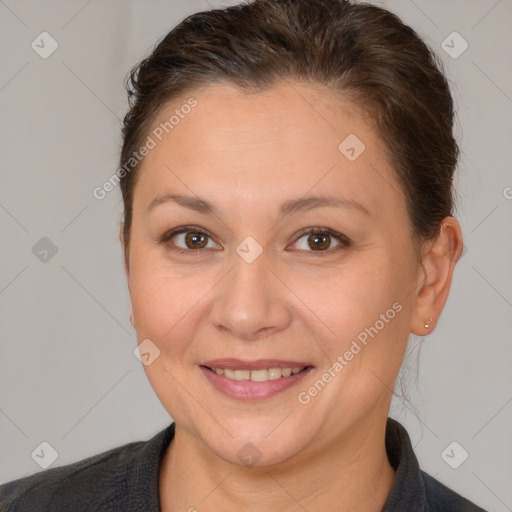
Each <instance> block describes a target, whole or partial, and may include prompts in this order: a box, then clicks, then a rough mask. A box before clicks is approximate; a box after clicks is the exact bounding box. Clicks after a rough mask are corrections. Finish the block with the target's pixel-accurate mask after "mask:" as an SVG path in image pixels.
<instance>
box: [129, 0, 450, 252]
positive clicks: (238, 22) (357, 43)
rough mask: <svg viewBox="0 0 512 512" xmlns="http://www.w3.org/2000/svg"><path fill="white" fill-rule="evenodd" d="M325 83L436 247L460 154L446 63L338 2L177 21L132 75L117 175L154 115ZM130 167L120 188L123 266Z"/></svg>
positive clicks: (388, 24)
mask: <svg viewBox="0 0 512 512" xmlns="http://www.w3.org/2000/svg"><path fill="white" fill-rule="evenodd" d="M288 78H291V79H295V80H300V81H304V82H308V83H313V84H314V83H320V84H324V85H327V86H328V87H329V88H331V89H332V90H333V91H335V92H341V93H343V94H345V95H346V94H348V95H349V96H350V98H353V100H354V102H355V103H357V104H358V105H359V106H360V107H362V108H363V109H364V110H365V111H366V112H368V113H369V114H370V115H371V118H372V119H373V121H374V122H375V126H376V128H377V130H378V133H379V134H380V136H381V138H382V139H383V140H384V142H385V144H386V147H387V148H388V153H389V155H388V156H389V159H390V162H391V163H392V164H393V168H394V170H395V172H396V175H397V177H398V181H399V183H400V184H401V186H402V190H401V192H402V193H403V196H404V198H405V202H406V205H407V209H408V212H409V215H410V221H411V223H410V225H411V233H412V238H413V241H414V242H415V245H417V244H418V243H420V242H422V241H425V240H431V239H435V238H436V237H437V235H438V233H439V228H440V225H441V222H442V220H443V219H444V218H445V217H446V216H450V215H452V209H453V190H452V183H453V174H454V171H455V167H456V163H457V157H458V146H457V143H456V141H455V139H454V137H453V133H452V130H453V122H454V110H453V100H452V97H451V94H450V90H449V86H448V83H447V80H446V78H445V76H444V73H443V71H442V65H441V63H440V61H439V60H438V58H437V57H436V56H435V54H434V53H433V52H432V51H431V50H430V49H429V48H428V47H427V45H426V44H425V43H424V42H423V41H422V39H421V38H420V37H419V36H418V35H417V34H416V32H415V31H414V30H413V29H412V28H411V27H409V26H408V25H406V24H404V23H403V22H402V21H401V20H400V18H398V17H397V16H396V15H394V14H392V13H390V12H389V11H387V10H385V9H382V8H380V7H377V6H374V5H370V4H366V3H359V4H357V3H351V2H349V1H344V0H253V1H250V2H247V3H244V4H239V5H235V6H231V7H227V8H225V9H215V10H210V11H204V12H199V13H196V14H193V15H191V16H189V17H187V18H185V19H184V20H183V21H182V22H181V23H180V24H179V25H177V26H176V27H175V28H174V29H173V30H171V31H170V32H169V33H168V34H167V35H166V36H165V37H164V38H163V39H162V41H161V42H160V43H159V44H158V45H157V46H156V47H155V49H154V50H153V52H152V53H151V54H150V55H149V56H148V57H147V58H145V59H144V60H142V61H141V62H140V63H139V64H138V65H137V66H135V67H134V68H133V69H132V70H131V71H130V73H129V76H128V78H127V83H126V88H127V93H128V98H129V104H130V109H129V111H128V113H127V114H126V116H125V118H124V122H123V147H122V151H121V165H123V164H124V163H125V162H127V161H128V159H129V158H130V156H131V155H132V154H133V152H134V151H137V150H138V148H140V147H141V145H142V144H143V142H144V140H145V139H146V137H147V136H148V134H149V130H150V127H151V125H152V123H153V122H154V120H155V118H156V116H157V115H158V113H159V112H160V110H161V109H162V107H164V106H165V105H166V104H168V103H169V102H170V101H172V100H173V99H174V98H177V97H178V96H181V95H183V94H185V93H187V91H192V90H193V89H194V88H197V87H199V86H201V85H207V84H210V83H214V82H227V83H229V84H233V85H234V86H238V87H240V88H242V89H244V90H247V91H249V90H251V91H254V90H256V91H258V90H264V89H265V88H270V87H271V86H272V85H273V84H274V83H276V82H277V81H279V80H283V79H288ZM139 167H140V164H138V165H136V166H135V167H134V168H133V169H132V171H131V172H129V173H126V174H125V175H124V176H123V178H122V179H121V182H120V186H121V191H122V196H123V203H124V220H123V225H122V232H123V239H124V247H123V249H124V253H125V261H126V262H128V246H129V239H130V227H131V221H132V205H133V191H134V187H135V183H136V178H137V170H138V168H139Z"/></svg>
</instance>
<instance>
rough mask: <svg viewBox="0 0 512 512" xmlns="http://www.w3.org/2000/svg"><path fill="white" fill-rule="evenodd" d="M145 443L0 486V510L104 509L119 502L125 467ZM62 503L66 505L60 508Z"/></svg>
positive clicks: (6, 511)
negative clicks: (117, 499)
mask: <svg viewBox="0 0 512 512" xmlns="http://www.w3.org/2000/svg"><path fill="white" fill-rule="evenodd" d="M143 444H144V442H143V441H138V442H135V443H129V444H126V445H123V446H119V447H117V448H113V449H111V450H108V451H106V452H102V453H100V454H97V455H93V456H92V457H88V458H86V459H83V460H80V461H78V462H74V463H72V464H67V465H65V466H60V467H56V468H52V469H47V470H44V471H41V472H39V473H35V474H33V475H29V476H26V477H24V478H19V479H17V480H13V481H11V482H7V483H5V484H3V485H1V486H0V510H2V512H3V511H5V512H21V511H29V510H30V511H31V512H38V511H43V510H44V511H46V510H52V511H55V512H58V511H59V510H77V511H78V510H85V508H84V506H86V508H88V509H94V510H102V508H101V507H102V506H103V507H106V506H108V504H109V502H110V503H113V502H115V500H116V498H117V493H118V492H119V487H120V485H121V484H122V482H123V479H124V477H125V468H126V467H128V466H129V463H130V459H131V458H132V457H133V456H134V455H135V454H136V452H137V449H138V448H140V447H141V446H142V445H143ZM59 504H62V505H63V507H62V508H59ZM89 507H90V508H89ZM96 507H97V508H96ZM105 510H106V508H105ZM111 510H113V509H111Z"/></svg>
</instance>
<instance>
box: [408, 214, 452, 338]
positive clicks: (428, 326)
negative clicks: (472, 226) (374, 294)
mask: <svg viewBox="0 0 512 512" xmlns="http://www.w3.org/2000/svg"><path fill="white" fill-rule="evenodd" d="M461 253H462V231H461V229H460V225H459V223H458V221H457V220H456V219H455V218H453V217H445V219H444V220H443V222H442V224H441V228H440V232H439V235H438V237H437V238H436V240H434V241H432V242H429V243H428V246H427V249H426V252H425V254H424V255H423V258H422V262H421V268H420V273H419V276H418V287H417V292H416V293H417V295H416V304H415V307H414V314H413V318H412V323H411V332H412V333H414V334H416V335H418V336H426V335H427V334H430V333H431V332H432V331H433V330H434V329H435V326H436V324H437V321H438V319H439V316H440V315H441V312H442V310H443V308H444V305H445V304H446V300H447V298H448V293H449V291H450V286H451V282H452V277H453V272H454V269H455V265H456V263H457V261H458V260H459V258H460V255H461Z"/></svg>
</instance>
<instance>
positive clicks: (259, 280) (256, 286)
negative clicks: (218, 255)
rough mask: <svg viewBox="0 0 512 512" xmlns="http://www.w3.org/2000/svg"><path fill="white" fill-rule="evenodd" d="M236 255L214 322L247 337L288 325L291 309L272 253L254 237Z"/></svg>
mask: <svg viewBox="0 0 512 512" xmlns="http://www.w3.org/2000/svg"><path fill="white" fill-rule="evenodd" d="M258 245H259V244H258ZM233 256H234V257H233V267H232V270H231V272H229V273H228V275H227V276H226V278H225V280H223V284H222V286H221V287H220V288H219V290H218V293H217V296H216V299H215V304H214V306H213V311H212V321H213V322H214V324H215V325H216V326H217V327H218V328H221V327H224V328H226V329H228V330H230V331H231V332H232V334H233V335H234V336H236V337H237V338H245V339H255V338H257V337H258V336H259V335H260V334H261V333H262V332H270V331H272V330H274V329H277V330H279V329H282V328H284V327H285V326H286V324H287V322H288V321H289V313H288V311H287V306H286V303H285V297H284V296H283V293H282V292H281V291H279V282H278V281H279V280H278V279H277V278H276V277H275V275H274V273H273V272H272V270H271V267H272V262H271V261H270V259H269V256H268V254H266V252H265V251H264V250H263V248H262V247H261V246H260V247H258V246H257V245H256V244H255V241H254V240H247V239H246V240H245V241H244V242H242V243H241V244H240V245H239V246H238V247H237V249H236V254H234V255H233ZM273 281H275V282H273ZM281 286H282V285H281Z"/></svg>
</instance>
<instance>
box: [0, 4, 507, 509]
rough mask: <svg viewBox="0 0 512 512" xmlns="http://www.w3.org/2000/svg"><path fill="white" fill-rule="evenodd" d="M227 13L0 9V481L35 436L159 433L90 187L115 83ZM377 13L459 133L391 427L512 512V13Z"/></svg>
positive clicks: (109, 242)
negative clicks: (442, 240)
mask: <svg viewBox="0 0 512 512" xmlns="http://www.w3.org/2000/svg"><path fill="white" fill-rule="evenodd" d="M231 3H236V2H231ZM228 4H229V2H223V3H221V2H214V1H213V0H210V1H209V2H206V1H203V0H187V1H185V0H179V1H178V0H175V1H171V0H151V1H145V2H142V1H135V0H132V1H121V0H117V1H114V0H108V1H100V0H90V1H85V0H80V1H64V0H62V1H57V0H52V1H45V2H35V1H27V0H22V1H14V0H4V1H2V0H0V48H1V53H0V55H1V57H0V58H1V61H0V111H1V113H2V117H1V119H2V121H1V133H0V138H1V160H2V161H1V174H0V230H1V235H2V237H1V239H2V250H1V265H0V322H1V324H0V325H1V357H0V432H1V435H0V461H1V465H0V482H5V481H8V480H12V479H14V478H18V477H21V476H25V475H28V474H31V473H35V472H37V471H41V468H40V467H39V465H37V464H36V462H35V460H34V459H33V458H32V457H31V454H32V453H33V451H34V450H35V449H36V448H37V447H38V446H39V445H40V443H41V442H43V441H46V442H48V443H50V445H51V446H52V447H53V448H54V449H55V450H56V451H57V452H58V458H57V459H56V460H55V461H54V462H53V464H52V465H51V467H56V466H60V465H63V464H67V463H70V462H74V461H76V460H79V459H82V458H85V457H87V456H90V455H93V454H95V453H99V452H101V451H104V450H107V449H110V448H112V447H115V446H119V445H121V444H124V443H127V442H130V441H135V440H144V439H148V438H150V437H152V436H153V435H154V434H155V433H156V432H158V431H159V430H161V429H162V428H164V427H165V426H166V425H168V424H169V423H170V421H171V420H170V418H169V416H168V414H167V413H166V411H165V410H164V409H163V407H162V405H161V404H160V402H159V401H158V399H157V397H156V396H155V394H154V392H153V390H152V389H151V387H150V385H149V383H148V381H147V379H146V377H145V374H144V372H143V369H142V365H141V363H140V362H139V361H138V360H137V359H136V358H135V357H134V355H133V350H134V348H135V347H136V336H135V332H134V330H133V328H132V327H131V325H130V323H129V318H128V313H129V296H128V291H127V286H126V281H125V275H124V271H123V266H122V253H121V248H120V244H119V242H118V225H119V221H120V219H121V212H122V204H121V202H120V198H121V195H120V191H119V189H118V187H117V188H116V189H115V190H114V191H113V192H111V193H110V194H108V195H107V197H106V198H105V199H103V200H102V201H99V200H97V199H95V198H94V197H93V195H92V191H93V189H94V188H95V187H97V186H101V185H102V184H103V183H104V182H105V180H107V179H108V178H109V177H110V176H111V175H112V173H113V172H114V171H115V169H116V168H117V159H118V152H119V144H120V130H119V127H120V119H121V118H122V116H123V115H124V113H125V111H126V99H125V93H124V89H123V79H124V77H125V75H126V73H127V71H128V70H129V69H130V67H131V66H132V65H134V64H135V63H136V62H138V61H139V60H140V59H141V58H142V57H143V56H145V55H146V54H147V53H148V52H149V51H150V50H151V48H152V46H153V44H154V43H155V42H156V41H157V40H159V39H160V38H161V37H162V36H164V35H165V34H166V33H167V32H168V31H169V30H170V29H171V28H172V27H173V26H174V25H175V24H176V23H177V22H179V21H181V20H182V19H183V18H184V17H185V16H186V15H188V14H191V13H193V12H196V11H199V10H205V9H208V8H210V7H218V6H221V5H228ZM379 5H382V6H384V7H387V8H389V9H390V10H392V11H394V12H396V13H397V14H399V15H400V16H401V17H402V18H403V20H404V21H405V22H406V23H409V24H410V25H412V26H413V28H415V29H416V30H417V31H418V32H419V34H420V35H422V36H423V37H424V38H425V39H426V40H427V42H428V43H429V44H430V45H431V46H432V47H433V48H435V50H436V52H437V54H438V55H439V56H440V57H441V58H442V59H443V62H444V64H445V66H446V71H447V74H448V76H449V78H450V80H451V82H452V87H453V93H454V96H455V99H456V103H457V108H458V111H459V120H458V124H457V133H458V135H459V136H463V139H462V142H461V148H462V159H461V163H460V166H459V169H458V174H457V187H458V191H459V201H458V212H457V215H456V216H457V218H458V219H459V221H460V223H461V225H462V229H463V233H464V236H465V246H466V249H465V253H464V255H463V257H462V259H461V260H460V262H459V264H458V266H457V268H456V271H455V275H454V281H453V285H452V290H451V292H450V296H449V299H448V303H447V306H446V308H445V310H444V312H443V315H442V316H441V318H440V322H439V324H438V326H437V329H436V330H435V331H434V333H433V334H431V335H430V336H428V337H426V338H424V339H422V338H417V337H415V336H411V341H410V347H409V349H410V352H409V355H408V356H407V359H406V363H405V364H404V366H403V377H404V382H405V385H406V394H407V396H406V398H405V399H403V398H400V397H399V396H397V397H396V398H395V399H394V401H393V407H392V410H391V415H392V416H394V417H396V418H397V419H399V420H400V421H401V422H402V423H403V424H404V425H405V426H406V428H407V429H408V431H409V433H410V435H411V438H412V441H413V444H414V445H415V451H416V453H417V455H418V458H419V460H420V464H421V466H422V468H423V469H424V470H425V471H427V472H428V473H430V474H432V475H433V476H435V477H436V478H437V479H439V480H440V481H442V482H444V483H445V484H447V485H448V486H450V487H451V488H453V489H455V490H457V491H458V492H460V493H461V494H463V495H464V496H467V497H468V498H469V499H471V500H473V501H475V502H477V503H478V504H480V505H481V506H484V507H485V508H487V509H488V510H489V511H502V510H512V487H511V486H510V482H511V481H512V442H511V437H510V433H511V431H512V429H511V426H512V403H511V402H512V372H511V371H510V368H511V362H512V358H511V356H512V349H511V330H512V329H511V327H512V326H511V323H512V322H511V320H512V315H511V308H512V302H511V301H512V290H511V286H510V284H511V265H510V255H511V245H512V243H511V238H512V237H511V219H512V216H511V209H512V200H511V199H510V198H511V197H512V188H510V187H512V176H511V174H510V164H511V160H512V158H511V140H510V134H511V131H512V130H511V129H512V73H511V60H512V58H511V54H510V48H511V47H512V36H511V31H510V25H511V22H512V2H511V1H510V0H501V1H497V0H472V1H467V0H451V1H441V0H436V1H432V0H430V1H428V2H427V1H425V0H415V1H412V0H397V1H389V2H380V3H379ZM43 31H47V32H49V33H50V34H51V36H52V37H53V38H54V39H55V40H56V41H57V42H58V48H57V50H56V51H55V52H54V53H53V54H52V55H51V56H50V57H48V58H47V59H43V58H41V57H40V56H39V55H38V54H37V53H36V52H35V51H34V50H33V49H32V48H31V43H32V41H33V40H35V39H36V38H37V36H38V35H39V34H40V33H41V32H43ZM453 31H457V32H458V33H459V34H461V36H462V37H463V38H464V39H465V40H466V41H467V42H468V44H469V47H468V49H467V50H466V51H465V52H464V53H462V55H460V56H459V57H458V58H452V57H450V56H449V55H448V54H447V53H446V52H445V51H444V50H443V48H442V42H443V41H444V40H445V39H446V37H447V36H448V35H449V34H451V33H452V32H453ZM448 43H449V44H450V45H451V46H454V48H455V50H458V49H460V48H461V46H460V41H458V42H457V41H455V42H454V43H451V40H450V39H448ZM507 48H509V50H507ZM43 237H47V238H49V239H50V240H51V242H52V243H53V244H54V245H55V246H56V248H57V253H56V254H55V255H53V256H52V253H51V252H50V253H49V254H48V256H47V261H46V262H44V261H40V259H39V258H38V257H36V255H35V254H34V253H33V247H34V246H35V245H36V244H37V243H38V241H39V240H40V239H41V238H43ZM44 243H45V242H39V244H44ZM46 243H47V242H46ZM36 248H40V246H39V245H38V246H36ZM34 252H37V251H36V250H34ZM40 257H41V256H40ZM397 392H398V394H399V395H400V391H398V390H397ZM453 441H457V443H459V445H460V446H461V447H462V448H463V449H465V450H466V451H467V452H468V453H469V457H468V459H467V460H466V461H465V462H464V463H463V464H462V465H460V467H458V468H457V469H452V468H451V467H450V466H449V465H448V464H447V463H446V462H445V460H444V459H443V457H442V455H441V454H442V453H443V451H444V450H445V448H446V447H447V446H448V445H449V444H450V443H452V442H453ZM47 453H48V452H47ZM453 453H454V456H455V459H456V458H457V457H460V453H462V452H461V451H460V448H456V450H455V451H454V452H453ZM445 458H446V457H445Z"/></svg>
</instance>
